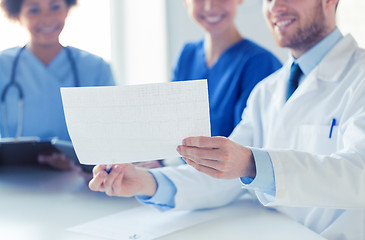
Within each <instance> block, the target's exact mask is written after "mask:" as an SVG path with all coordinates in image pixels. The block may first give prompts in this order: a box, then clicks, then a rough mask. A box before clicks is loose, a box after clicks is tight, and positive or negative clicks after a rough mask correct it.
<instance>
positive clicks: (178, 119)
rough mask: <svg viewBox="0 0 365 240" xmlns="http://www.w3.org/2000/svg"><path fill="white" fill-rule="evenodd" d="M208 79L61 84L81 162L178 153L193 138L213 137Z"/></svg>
mask: <svg viewBox="0 0 365 240" xmlns="http://www.w3.org/2000/svg"><path fill="white" fill-rule="evenodd" d="M207 89H208V87H207V81H206V80H194V81H182V82H170V83H155V84H144V85H130V86H113V87H75V88H61V94H62V101H63V108H64V112H65V118H66V123H67V128H68V132H69V134H70V137H71V140H72V143H73V146H74V148H75V151H76V154H77V157H78V159H79V161H80V162H81V163H82V164H116V163H126V162H138V161H149V160H156V159H164V158H173V157H178V156H179V154H178V153H177V151H176V147H177V146H178V145H180V144H181V143H182V140H183V139H184V138H186V137H190V136H210V118H209V103H208V90H207Z"/></svg>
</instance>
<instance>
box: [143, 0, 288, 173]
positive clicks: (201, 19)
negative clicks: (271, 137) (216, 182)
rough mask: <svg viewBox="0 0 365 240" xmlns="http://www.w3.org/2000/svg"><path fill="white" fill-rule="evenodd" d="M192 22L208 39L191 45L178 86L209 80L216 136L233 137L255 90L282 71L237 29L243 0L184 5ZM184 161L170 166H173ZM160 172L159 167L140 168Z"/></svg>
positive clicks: (195, 0)
mask: <svg viewBox="0 0 365 240" xmlns="http://www.w3.org/2000/svg"><path fill="white" fill-rule="evenodd" d="M184 2H185V5H186V7H187V10H188V13H189V15H190V17H191V18H192V19H193V20H194V21H195V22H196V23H197V24H198V25H199V26H200V27H201V28H202V29H203V30H204V33H205V36H204V39H202V40H199V41H197V42H190V43H187V44H186V45H185V46H184V47H183V50H182V51H181V53H180V56H179V58H178V61H177V64H176V66H175V69H174V73H173V77H172V81H186V80H194V79H207V80H208V93H209V107H210V121H211V134H212V136H225V137H228V136H229V135H230V134H231V132H232V131H233V129H234V127H235V126H236V125H237V124H238V123H239V122H240V121H241V116H242V112H243V109H244V108H245V107H246V101H247V98H248V96H249V95H250V93H251V90H252V89H253V88H254V87H255V85H256V84H257V83H258V82H260V81H261V80H262V79H264V78H265V77H267V76H268V75H270V74H271V73H273V72H275V71H276V70H277V69H279V68H280V67H281V63H280V61H279V60H278V59H277V58H276V57H275V56H274V55H273V54H272V53H270V52H269V51H268V50H266V49H264V48H262V47H260V46H259V45H257V44H256V43H254V42H252V41H250V40H249V39H247V38H244V37H243V36H242V35H241V34H240V33H239V31H238V29H237V26H236V25H235V22H234V21H235V17H236V12H237V9H238V6H239V5H240V4H241V3H242V2H243V0H224V1H223V0H184ZM177 162H179V161H175V160H171V159H168V160H165V161H164V163H165V164H167V165H170V164H173V165H175V164H177ZM138 165H139V166H142V167H159V166H160V165H159V162H154V161H153V162H147V163H146V162H144V163H139V164H138Z"/></svg>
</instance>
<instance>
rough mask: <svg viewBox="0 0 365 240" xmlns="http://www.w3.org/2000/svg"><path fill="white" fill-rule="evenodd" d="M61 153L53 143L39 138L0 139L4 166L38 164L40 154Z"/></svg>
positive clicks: (0, 158)
mask: <svg viewBox="0 0 365 240" xmlns="http://www.w3.org/2000/svg"><path fill="white" fill-rule="evenodd" d="M54 152H59V151H58V150H57V149H56V148H55V147H54V146H53V145H52V144H51V141H48V140H46V141H42V140H40V139H39V138H38V137H22V138H2V139H0V163H1V164H2V165H34V164H38V155H39V154H44V155H47V154H52V153H54Z"/></svg>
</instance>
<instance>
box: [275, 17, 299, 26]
mask: <svg viewBox="0 0 365 240" xmlns="http://www.w3.org/2000/svg"><path fill="white" fill-rule="evenodd" d="M293 22H295V19H288V20H280V21H277V22H275V23H274V26H276V27H279V28H283V27H287V26H289V25H290V24H292V23H293Z"/></svg>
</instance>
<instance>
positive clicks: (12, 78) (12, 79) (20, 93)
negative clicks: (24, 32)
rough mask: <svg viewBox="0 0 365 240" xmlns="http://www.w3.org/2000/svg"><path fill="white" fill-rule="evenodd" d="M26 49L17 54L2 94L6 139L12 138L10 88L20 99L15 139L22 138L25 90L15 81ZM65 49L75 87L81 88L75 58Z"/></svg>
mask: <svg viewBox="0 0 365 240" xmlns="http://www.w3.org/2000/svg"><path fill="white" fill-rule="evenodd" d="M25 47H26V46H24V47H22V48H21V49H20V50H19V52H18V53H17V55H16V56H15V59H14V62H13V67H12V70H11V76H10V81H9V82H8V84H6V85H5V88H4V90H3V91H2V94H1V113H2V118H3V124H4V135H5V137H9V136H10V135H9V129H8V121H7V111H6V104H5V98H6V95H7V93H8V91H9V88H11V87H15V89H16V90H17V91H18V98H19V100H18V125H17V130H16V135H15V138H18V137H20V136H21V133H22V128H23V111H24V109H23V108H24V94H23V88H22V87H21V86H20V84H19V83H18V82H17V81H16V80H15V76H16V69H17V67H18V62H19V58H20V55H21V53H22V52H23V51H24V49H25ZM63 49H65V51H66V55H67V58H68V60H69V62H70V64H71V69H72V73H73V78H74V83H75V86H76V87H79V86H80V80H79V76H78V74H77V69H76V62H75V59H74V58H73V56H72V54H71V50H70V49H69V48H68V47H64V48H63Z"/></svg>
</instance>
